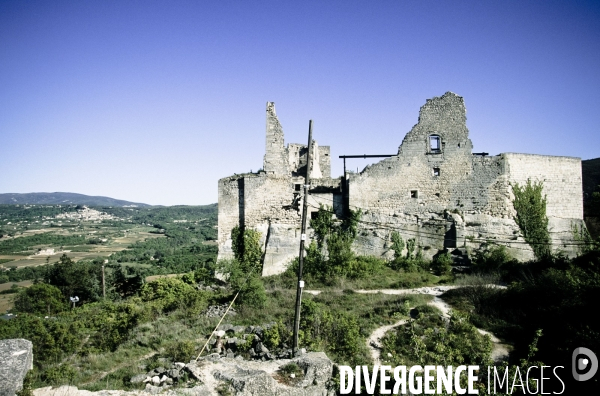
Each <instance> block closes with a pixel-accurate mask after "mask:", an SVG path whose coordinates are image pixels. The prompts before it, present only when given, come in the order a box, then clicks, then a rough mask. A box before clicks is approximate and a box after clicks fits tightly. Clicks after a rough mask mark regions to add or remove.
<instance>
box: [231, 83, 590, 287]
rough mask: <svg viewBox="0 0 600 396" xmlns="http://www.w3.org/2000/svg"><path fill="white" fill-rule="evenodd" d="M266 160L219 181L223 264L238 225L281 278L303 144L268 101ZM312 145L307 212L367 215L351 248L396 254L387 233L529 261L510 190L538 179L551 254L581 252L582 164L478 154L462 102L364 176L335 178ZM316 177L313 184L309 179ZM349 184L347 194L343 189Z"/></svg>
mask: <svg viewBox="0 0 600 396" xmlns="http://www.w3.org/2000/svg"><path fill="white" fill-rule="evenodd" d="M266 137H267V141H266V154H265V158H264V165H263V169H262V170H261V171H259V172H257V173H249V174H243V175H234V176H230V177H227V178H224V179H221V180H219V258H228V257H231V256H232V251H231V229H232V228H233V227H234V226H235V225H240V226H242V227H250V228H254V229H256V230H258V231H260V232H261V233H262V235H263V238H262V242H263V244H264V248H265V249H266V250H265V252H266V253H265V261H264V266H263V275H264V276H266V275H272V274H276V273H280V272H282V271H283V270H284V269H285V266H286V264H287V263H288V262H289V261H290V260H291V259H292V258H293V257H295V256H297V255H298V248H299V243H300V216H301V210H300V209H301V204H302V199H303V197H302V192H303V191H302V188H301V186H302V184H303V183H304V174H305V172H306V151H307V147H306V146H305V145H299V144H289V145H288V146H287V147H285V146H284V136H283V129H282V127H281V124H280V123H279V120H278V119H277V116H276V114H275V106H274V104H273V103H268V104H267V133H266ZM313 146H314V152H313V159H314V160H313V166H312V172H311V186H310V189H309V205H310V206H309V207H310V210H311V211H316V210H317V208H318V207H319V204H324V205H328V206H330V207H332V208H333V210H334V211H335V213H336V215H337V216H338V217H342V216H343V215H344V214H345V213H347V210H348V209H352V210H356V209H359V208H360V209H361V210H362V212H363V215H362V218H361V223H360V226H359V233H358V237H357V239H356V241H355V243H354V246H353V248H354V250H355V251H356V252H357V253H359V254H364V255H374V256H383V257H391V256H392V255H393V252H392V251H391V250H390V245H391V242H390V236H391V233H392V232H393V231H397V232H399V233H400V234H401V235H402V237H403V239H404V240H405V241H406V240H408V239H415V241H416V243H417V245H418V246H419V247H420V248H421V249H422V252H423V254H424V255H425V257H428V258H431V257H432V256H433V255H434V254H436V253H437V252H438V251H440V250H442V249H450V251H452V252H453V253H454V254H457V255H464V254H468V253H470V252H472V251H473V250H474V249H478V248H479V247H480V246H481V244H482V243H485V242H495V243H498V244H502V245H504V246H506V247H507V248H508V250H509V252H510V253H511V254H512V255H513V256H514V257H516V258H518V259H519V260H528V259H531V258H532V257H533V252H532V250H531V248H530V247H529V245H527V243H525V241H524V239H523V237H522V234H521V232H520V230H519V228H518V226H517V224H516V223H515V220H514V217H515V211H514V208H513V205H512V199H513V195H512V187H511V185H512V184H514V183H519V184H520V185H522V184H524V183H526V182H527V180H528V179H530V180H531V181H541V182H543V185H544V194H545V195H546V199H547V215H548V218H549V231H550V237H551V241H552V245H553V246H552V248H553V249H554V250H555V251H556V250H562V251H564V252H566V253H567V254H572V253H574V252H575V250H574V248H573V246H572V244H571V243H572V241H573V236H572V232H571V230H572V227H573V226H581V225H583V195H582V178H581V159H580V158H573V157H556V156H544V155H533V154H515V153H504V154H499V155H497V156H488V155H483V154H482V153H472V147H473V145H472V143H471V140H470V139H469V131H468V129H467V126H466V109H465V106H464V101H463V98H462V97H460V96H458V95H456V94H454V93H451V92H447V93H446V94H444V95H442V96H441V97H435V98H433V99H429V100H427V102H426V103H425V105H423V106H422V107H421V110H420V113H419V120H418V123H417V124H416V125H415V126H414V127H413V128H412V129H411V131H410V132H409V133H407V134H406V136H405V137H404V140H403V141H402V144H401V145H400V147H399V148H398V153H397V155H395V156H393V157H390V158H387V159H385V160H383V161H380V162H378V163H375V164H373V165H370V166H367V167H366V168H365V169H364V170H363V171H362V172H360V173H352V172H347V173H346V174H345V175H343V176H342V177H340V178H336V179H332V178H331V176H330V169H331V167H330V152H329V147H327V146H320V147H319V146H317V145H316V144H314V145H313ZM313 178H314V179H313ZM344 187H345V188H344Z"/></svg>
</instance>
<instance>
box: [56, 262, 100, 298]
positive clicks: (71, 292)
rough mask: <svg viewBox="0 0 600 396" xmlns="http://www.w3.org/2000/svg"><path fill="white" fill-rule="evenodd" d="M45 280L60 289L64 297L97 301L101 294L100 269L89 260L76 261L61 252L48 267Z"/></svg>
mask: <svg viewBox="0 0 600 396" xmlns="http://www.w3.org/2000/svg"><path fill="white" fill-rule="evenodd" d="M46 282H47V283H49V284H51V285H53V286H56V287H58V288H59V289H60V291H61V292H62V294H63V296H64V297H66V298H69V297H73V296H77V297H79V299H80V300H81V301H82V302H83V301H88V302H89V301H97V300H99V299H100V296H101V295H102V269H101V268H100V266H98V265H94V264H93V263H91V262H79V263H76V262H74V261H73V260H71V259H70V258H69V257H67V255H66V254H63V255H62V256H61V257H60V259H59V260H58V262H57V263H56V264H54V265H52V266H49V267H48V273H47V274H46Z"/></svg>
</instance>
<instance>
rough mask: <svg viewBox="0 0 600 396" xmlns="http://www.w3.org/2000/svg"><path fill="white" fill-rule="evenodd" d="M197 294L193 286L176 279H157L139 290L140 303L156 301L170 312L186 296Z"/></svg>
mask: <svg viewBox="0 0 600 396" xmlns="http://www.w3.org/2000/svg"><path fill="white" fill-rule="evenodd" d="M193 293H198V291H197V290H196V289H194V287H193V286H191V285H189V284H187V283H185V282H184V281H182V280H181V279H177V278H159V279H157V280H155V281H152V282H149V283H145V284H144V285H143V286H142V288H141V289H140V290H139V293H138V294H139V296H140V298H141V299H142V301H157V302H158V303H159V304H160V305H161V306H162V307H163V309H165V310H167V311H170V310H173V309H175V308H177V307H179V306H180V305H181V302H182V300H183V299H184V298H185V296H186V295H188V294H193Z"/></svg>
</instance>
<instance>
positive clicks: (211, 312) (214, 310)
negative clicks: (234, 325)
mask: <svg viewBox="0 0 600 396" xmlns="http://www.w3.org/2000/svg"><path fill="white" fill-rule="evenodd" d="M228 306H229V305H227V304H223V305H211V306H209V307H208V308H206V311H204V312H203V313H202V315H204V316H206V317H207V318H220V317H221V316H223V315H225V312H226V311H227V307H228ZM227 315H228V316H235V315H237V312H235V308H233V307H232V308H231V309H230V310H229V312H227Z"/></svg>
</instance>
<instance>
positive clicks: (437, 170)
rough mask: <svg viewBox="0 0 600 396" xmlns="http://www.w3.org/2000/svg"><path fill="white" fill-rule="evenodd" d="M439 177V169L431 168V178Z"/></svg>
mask: <svg viewBox="0 0 600 396" xmlns="http://www.w3.org/2000/svg"><path fill="white" fill-rule="evenodd" d="M439 175H440V168H433V176H439Z"/></svg>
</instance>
